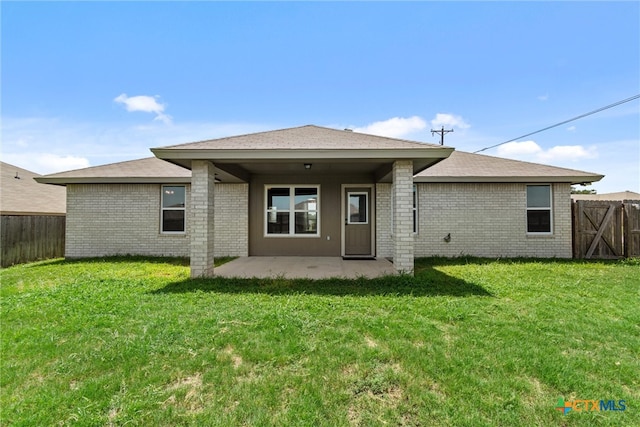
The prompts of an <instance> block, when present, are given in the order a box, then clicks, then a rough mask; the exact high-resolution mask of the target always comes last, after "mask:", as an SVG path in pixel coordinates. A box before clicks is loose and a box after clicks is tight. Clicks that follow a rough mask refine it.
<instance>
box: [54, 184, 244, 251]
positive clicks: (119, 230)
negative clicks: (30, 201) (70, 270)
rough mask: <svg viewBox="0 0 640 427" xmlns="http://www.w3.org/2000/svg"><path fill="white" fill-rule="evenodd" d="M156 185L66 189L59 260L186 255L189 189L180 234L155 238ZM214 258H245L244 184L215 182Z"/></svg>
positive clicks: (157, 234) (157, 230)
mask: <svg viewBox="0 0 640 427" xmlns="http://www.w3.org/2000/svg"><path fill="white" fill-rule="evenodd" d="M161 187H162V186H161V185H160V184H71V185H68V186H67V226H66V228H67V229H66V244H65V256H66V257H68V258H83V257H97V256H106V255H126V254H131V255H149V256H182V257H188V256H189V244H190V237H189V236H190V221H189V213H190V207H191V189H190V185H188V184H187V185H186V202H187V206H186V209H187V212H186V216H187V221H186V228H187V232H186V233H185V234H160V195H161ZM215 191H216V200H217V203H216V205H215V210H214V212H215V213H214V218H215V228H216V229H215V236H214V255H215V256H247V255H248V253H249V249H248V247H249V245H248V227H249V225H248V214H249V213H248V209H247V208H246V207H247V201H248V198H249V186H248V184H225V183H217V184H216V190H215Z"/></svg>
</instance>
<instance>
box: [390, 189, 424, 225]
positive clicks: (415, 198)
mask: <svg viewBox="0 0 640 427" xmlns="http://www.w3.org/2000/svg"><path fill="white" fill-rule="evenodd" d="M395 200H396V199H395V195H394V194H393V188H392V189H391V228H392V229H393V226H394V225H395V218H394V216H393V205H394V203H395ZM412 214H413V233H414V234H417V233H418V186H417V185H416V184H413V208H412Z"/></svg>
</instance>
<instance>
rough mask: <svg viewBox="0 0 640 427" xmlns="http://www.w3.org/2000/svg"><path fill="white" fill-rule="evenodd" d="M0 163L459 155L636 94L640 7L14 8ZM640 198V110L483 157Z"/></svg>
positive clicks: (39, 167)
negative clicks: (330, 141)
mask: <svg viewBox="0 0 640 427" xmlns="http://www.w3.org/2000/svg"><path fill="white" fill-rule="evenodd" d="M0 7H1V14H2V18H1V19H2V22H1V24H2V30H1V31H2V75H1V78H2V81H1V85H2V88H1V89H2V95H1V101H2V105H1V108H2V111H1V118H2V158H3V161H5V162H9V163H12V164H16V165H18V166H21V167H24V168H26V169H30V170H33V171H35V172H38V173H50V172H55V171H60V170H68V169H75V168H79V167H85V166H89V165H91V166H95V165H100V164H105V163H112V162H117V161H122V160H129V159H134V158H140V157H148V156H150V155H151V153H150V151H149V148H151V147H157V146H163V145H169V144H176V143H183V142H190V141H197V140H202V139H210V138H217V137H222V136H227V135H236V134H242V133H248V132H255V131H262V130H271V129H279V128H284V127H292V126H300V125H305V124H316V125H319V126H327V127H336V128H339V129H342V128H347V127H349V128H352V129H354V130H356V131H363V132H369V133H377V134H383V135H387V136H393V137H399V138H406V139H412V140H416V141H424V142H436V141H437V140H438V137H437V136H432V134H431V129H432V128H440V127H441V126H445V127H446V128H447V129H450V128H453V129H454V132H453V133H450V134H448V135H447V136H446V144H447V145H450V146H453V147H455V148H456V149H459V150H463V151H475V150H479V149H481V148H484V147H487V146H490V145H494V144H498V143H500V142H503V141H506V140H509V139H512V138H515V137H517V136H519V135H524V134H526V133H529V132H533V131H536V130H538V129H541V128H544V127H546V126H549V125H552V124H555V123H557V122H560V121H563V120H566V119H569V118H571V117H574V116H577V115H580V114H582V113H586V112H588V111H591V110H595V109H597V108H599V107H602V106H605V105H608V104H611V103H613V102H616V101H619V100H621V99H625V98H628V97H631V96H634V95H637V94H639V93H640V3H638V2H533V3H530V2H526V3H523V2H512V3H511V2H446V3H444V2H442V3H440V2H406V3H398V2H393V3H390V2H389V3H387V2H353V3H330V2H318V3H292V2H282V3H269V2H259V3H247V2H229V3H220V2H158V3H156V2H43V3H38V2H6V1H4V2H2V4H1V6H0ZM484 153H485V154H489V155H494V156H502V157H510V158H517V159H521V160H528V161H533V162H541V163H546V164H552V165H558V166H564V167H570V168H574V169H580V170H587V171H590V172H597V173H602V174H605V175H606V177H605V179H604V180H603V181H601V182H600V183H597V184H595V185H594V188H596V189H597V190H598V192H600V193H603V192H610V191H623V190H632V191H638V192H640V172H639V168H640V101H639V100H635V101H631V102H629V103H626V104H624V105H621V106H618V107H616V108H612V109H610V110H607V111H604V112H601V113H598V114H595V115H592V116H590V117H587V118H584V119H581V120H578V121H575V122H573V123H569V124H567V125H564V126H560V127H558V128H555V129H552V130H549V131H546V132H543V133H540V134H537V135H533V136H531V137H528V138H524V139H522V140H518V141H516V142H514V143H510V144H506V145H503V146H501V147H499V148H494V149H491V150H488V151H486V152H484Z"/></svg>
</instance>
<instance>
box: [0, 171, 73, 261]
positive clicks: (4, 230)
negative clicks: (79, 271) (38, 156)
mask: <svg viewBox="0 0 640 427" xmlns="http://www.w3.org/2000/svg"><path fill="white" fill-rule="evenodd" d="M0 174H1V178H2V180H1V181H0V223H1V225H0V260H1V266H2V267H7V266H10V265H13V264H17V263H21V262H28V261H35V260H38V259H46V258H56V257H62V256H63V255H64V229H65V210H66V206H65V205H66V195H65V190H64V188H60V187H53V186H51V185H43V184H39V183H37V182H36V181H35V180H34V178H37V177H39V176H40V175H38V174H36V173H34V172H31V171H28V170H26V169H22V168H19V167H17V166H14V165H11V164H9V163H4V162H0Z"/></svg>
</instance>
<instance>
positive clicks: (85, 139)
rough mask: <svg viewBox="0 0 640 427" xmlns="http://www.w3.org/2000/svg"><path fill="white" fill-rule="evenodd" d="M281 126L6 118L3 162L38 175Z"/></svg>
mask: <svg viewBox="0 0 640 427" xmlns="http://www.w3.org/2000/svg"><path fill="white" fill-rule="evenodd" d="M278 127H282V126H280V125H274V124H262V123H242V122H236V123H215V122H213V123H212V122H181V123H179V124H174V125H172V126H164V125H162V124H160V123H157V122H151V121H150V122H149V123H147V124H145V125H144V126H123V125H121V124H106V123H86V122H69V121H67V120H63V119H59V118H48V117H30V118H13V117H3V118H2V121H1V134H2V147H1V151H2V154H1V158H2V161H4V162H8V163H11V164H14V165H16V166H20V167H23V168H25V169H28V170H30V171H33V172H36V173H39V174H48V173H54V172H59V171H62V170H70V169H77V168H82V167H87V166H89V165H92V166H97V165H102V164H106V163H113V162H120V161H124V160H132V159H139V158H143V157H151V156H153V153H151V151H149V149H150V148H153V147H162V146H166V145H174V144H181V143H187V142H194V141H202V140H205V139H215V138H222V137H225V136H230V135H241V134H245V133H253V132H259V131H264V130H270V129H274V128H278Z"/></svg>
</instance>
